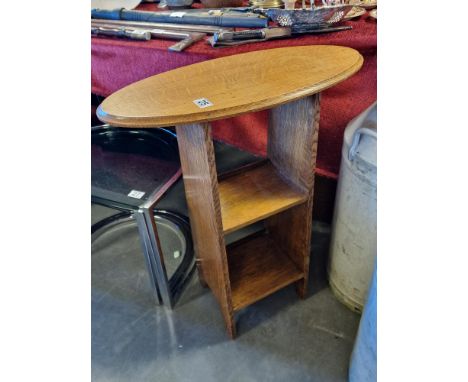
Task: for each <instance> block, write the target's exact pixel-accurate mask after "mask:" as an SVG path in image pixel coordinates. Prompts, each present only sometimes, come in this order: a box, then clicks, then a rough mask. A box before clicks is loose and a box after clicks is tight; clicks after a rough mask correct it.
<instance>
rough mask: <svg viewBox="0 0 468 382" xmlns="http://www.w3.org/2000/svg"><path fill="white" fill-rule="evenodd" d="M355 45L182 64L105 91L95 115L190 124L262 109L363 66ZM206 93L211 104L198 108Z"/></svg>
mask: <svg viewBox="0 0 468 382" xmlns="http://www.w3.org/2000/svg"><path fill="white" fill-rule="evenodd" d="M362 63H363V58H362V56H361V55H360V54H359V53H358V52H357V51H356V50H354V49H351V48H347V47H341V46H332V45H313V46H299V47H288V48H277V49H267V50H261V51H256V52H249V53H244V54H238V55H234V56H228V57H222V58H218V59H214V60H208V61H204V62H201V63H197V64H193V65H188V66H184V67H181V68H178V69H175V70H171V71H169V72H165V73H162V74H159V75H156V76H153V77H149V78H146V79H144V80H141V81H138V82H135V83H134V84H131V85H129V86H127V87H125V88H123V89H121V90H119V91H117V92H115V93H114V94H112V95H111V96H109V97H107V98H106V99H105V100H104V102H103V103H102V104H101V105H100V106H99V108H98V110H97V115H98V118H99V119H100V120H101V121H103V122H106V123H109V124H111V125H114V126H122V127H161V126H168V125H180V124H190V123H194V122H205V121H211V120H216V119H221V118H228V117H233V116H236V115H239V114H243V113H247V112H252V111H258V110H263V109H267V108H271V107H274V106H276V105H281V104H284V103H287V102H290V101H293V100H296V99H299V98H303V97H305V96H308V95H311V94H314V93H318V92H320V91H322V90H324V89H327V88H329V87H331V86H333V85H335V84H337V83H339V82H341V81H343V80H344V79H346V78H348V77H350V76H351V75H352V74H353V73H355V72H356V71H358V70H359V68H360V67H361V66H362ZM202 98H206V99H208V100H209V101H210V102H211V103H212V104H213V105H212V106H209V107H206V108H199V107H198V106H197V105H196V104H195V103H194V102H193V101H195V100H197V99H202Z"/></svg>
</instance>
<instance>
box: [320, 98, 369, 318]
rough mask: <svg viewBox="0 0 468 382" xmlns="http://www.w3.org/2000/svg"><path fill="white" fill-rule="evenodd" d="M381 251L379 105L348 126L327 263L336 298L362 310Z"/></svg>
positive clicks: (353, 308) (356, 309)
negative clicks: (378, 194) (378, 158)
mask: <svg viewBox="0 0 468 382" xmlns="http://www.w3.org/2000/svg"><path fill="white" fill-rule="evenodd" d="M376 253H377V103H374V104H373V105H371V106H370V107H369V108H368V109H367V110H365V111H364V112H363V113H362V114H360V115H359V116H358V117H357V118H355V119H354V120H353V121H351V122H350V123H349V125H348V126H347V127H346V129H345V133H344V142H343V149H342V158H341V168H340V175H339V179H338V187H337V193H336V199H335V211H334V216H333V223H332V237H331V243H330V262H329V267H328V273H329V281H330V286H331V289H332V291H333V293H334V294H335V296H336V297H337V298H338V299H339V300H340V301H341V302H342V303H344V304H345V305H346V306H347V307H349V308H350V309H352V310H355V311H358V312H362V309H363V306H364V303H365V299H366V296H367V291H368V289H369V284H370V281H371V278H372V271H373V269H374V263H375V258H376Z"/></svg>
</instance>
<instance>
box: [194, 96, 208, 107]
mask: <svg viewBox="0 0 468 382" xmlns="http://www.w3.org/2000/svg"><path fill="white" fill-rule="evenodd" d="M193 103H194V104H195V105H197V106H198V107H199V108H200V109H204V108H205V107H209V106H213V104H212V103H211V102H210V101H209V100H207V99H206V98H199V99H196V100H195V101H193Z"/></svg>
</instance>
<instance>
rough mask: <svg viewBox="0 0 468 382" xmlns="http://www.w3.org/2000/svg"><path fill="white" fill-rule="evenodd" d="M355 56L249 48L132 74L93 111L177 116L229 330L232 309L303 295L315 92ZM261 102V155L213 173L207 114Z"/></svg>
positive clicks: (204, 246)
mask: <svg viewBox="0 0 468 382" xmlns="http://www.w3.org/2000/svg"><path fill="white" fill-rule="evenodd" d="M362 64H363V58H362V56H361V55H360V54H359V53H358V52H357V51H356V50H354V49H351V48H346V47H340V46H328V45H318V46H301V47H291V48H278V49H270V50H263V51H257V52H250V53H245V54H239V55H235V56H229V57H223V58H219V59H215V60H210V61H205V62H201V63H198V64H193V65H189V66H184V67H181V68H178V69H175V70H172V71H169V72H165V73H162V74H159V75H156V76H153V77H150V78H147V79H144V80H142V81H138V82H136V83H134V84H132V85H129V86H127V87H125V88H123V89H121V90H119V91H117V92H116V93H114V94H112V95H111V96H109V97H108V98H106V99H105V100H104V102H103V103H102V104H101V105H100V106H99V108H98V110H97V115H98V117H99V119H101V120H102V121H103V122H106V123H109V124H111V125H114V126H120V127H149V128H156V127H163V126H168V125H176V131H177V141H178V145H179V151H180V160H181V165H182V172H183V178H184V185H185V192H186V198H187V204H188V207H189V215H190V222H191V227H192V235H193V238H194V243H195V254H196V257H197V268H198V272H199V276H200V280H201V281H202V283H205V284H206V285H207V286H209V288H210V289H211V290H212V292H213V294H214V296H215V297H216V299H217V301H218V302H219V304H220V306H221V311H222V314H223V317H224V320H225V322H226V326H227V331H228V334H229V335H230V336H231V337H232V338H234V337H235V334H236V330H235V322H234V313H235V312H236V311H239V310H240V309H242V308H244V307H246V306H248V305H250V304H252V303H254V302H256V301H258V300H260V299H262V298H264V297H266V296H268V295H270V294H271V293H273V292H275V291H277V290H279V289H281V288H283V287H285V286H287V285H289V284H292V283H295V285H296V290H297V293H298V294H299V296H300V297H304V296H305V294H306V288H307V281H308V269H309V254H310V239H311V224H312V200H313V190H314V175H315V163H316V157H317V139H318V129H319V117H320V92H321V91H322V90H324V89H327V88H329V87H332V86H333V85H335V84H337V83H339V82H341V81H343V80H345V79H346V78H348V77H350V76H351V75H353V74H354V73H355V72H357V71H358V70H359V68H360V67H361V66H362ZM351 96H352V95H351V94H350V97H351ZM264 109H271V112H270V120H269V129H268V148H267V157H268V161H267V162H262V164H261V165H259V166H257V167H254V168H250V169H248V170H247V171H245V172H240V173H236V174H234V175H232V176H231V177H228V178H226V179H220V180H218V179H217V176H216V167H215V158H214V151H213V142H212V139H211V126H210V123H209V122H211V121H214V120H218V119H224V118H229V117H233V116H237V115H240V114H244V113H249V112H253V111H259V110H264ZM259 221H263V222H264V224H265V227H266V229H265V232H264V233H263V234H261V235H255V236H252V237H249V238H247V239H243V240H241V241H239V242H237V243H234V244H232V245H231V246H228V247H226V245H225V241H224V235H226V234H228V233H231V232H234V231H236V230H238V229H240V228H243V227H246V226H248V225H250V224H253V223H256V222H259ZM159 252H160V251H159ZM161 261H162V258H161Z"/></svg>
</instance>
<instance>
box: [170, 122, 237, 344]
mask: <svg viewBox="0 0 468 382" xmlns="http://www.w3.org/2000/svg"><path fill="white" fill-rule="evenodd" d="M176 129H177V141H178V144H179V151H180V161H181V165H182V172H183V178H184V185H185V194H186V198H187V204H188V208H189V214H190V223H191V228H192V235H193V239H194V244H195V252H196V257H197V266H198V270H199V274H200V279H201V280H203V281H204V282H206V284H208V286H209V287H210V289H211V290H212V291H213V294H214V295H215V297H216V298H217V300H218V302H219V303H220V305H221V311H222V313H223V316H224V320H225V322H226V326H227V329H228V333H229V335H230V336H231V337H232V338H233V337H234V336H235V325H234V320H233V310H232V299H231V287H230V282H229V271H228V264H227V257H226V247H225V243H224V235H223V226H222V221H221V207H220V203H219V194H218V181H217V175H216V165H215V157H214V149H213V141H212V140H211V127H210V125H209V124H193V125H185V126H178V127H177V128H176Z"/></svg>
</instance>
